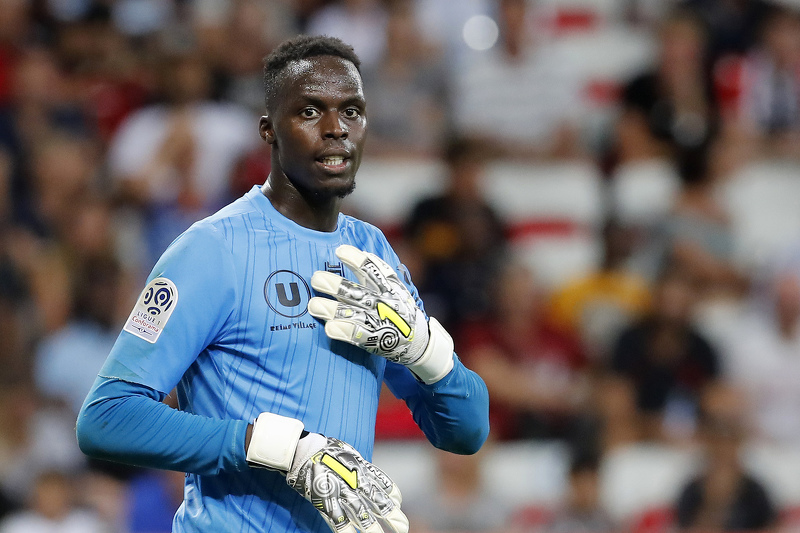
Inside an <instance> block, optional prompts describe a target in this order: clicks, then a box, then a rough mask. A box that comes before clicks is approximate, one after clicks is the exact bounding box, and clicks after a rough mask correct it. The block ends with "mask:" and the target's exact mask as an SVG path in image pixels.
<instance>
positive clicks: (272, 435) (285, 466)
mask: <svg viewBox="0 0 800 533" xmlns="http://www.w3.org/2000/svg"><path fill="white" fill-rule="evenodd" d="M303 427H304V426H303V423H302V422H301V421H299V420H297V419H295V418H289V417H286V416H281V415H276V414H274V413H261V414H260V415H258V418H256V420H255V422H254V423H253V434H252V436H251V438H250V446H248V448H247V462H248V463H250V464H251V465H254V466H260V467H266V468H270V469H272V470H280V471H281V472H288V471H289V468H291V466H292V460H293V459H294V453H295V450H296V449H297V443H298V442H299V441H300V437H301V435H302V433H303Z"/></svg>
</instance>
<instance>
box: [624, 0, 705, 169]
mask: <svg viewBox="0 0 800 533" xmlns="http://www.w3.org/2000/svg"><path fill="white" fill-rule="evenodd" d="M659 38H660V53H659V58H658V64H657V66H656V67H655V68H654V69H653V70H650V71H647V72H644V73H642V74H640V75H638V76H637V77H635V78H634V79H633V80H631V81H630V82H629V83H628V84H627V85H626V86H625V88H624V89H623V92H622V114H621V115H620V117H619V120H618V122H617V125H616V133H615V135H616V157H617V158H618V160H619V162H620V163H627V162H630V161H636V160H643V159H650V158H664V157H666V158H670V157H672V156H673V155H675V154H676V152H678V151H682V150H696V149H698V148H699V147H702V146H704V145H707V144H708V143H709V142H710V140H711V139H713V138H714V136H715V135H716V134H717V131H718V129H719V124H718V122H719V117H718V109H717V103H716V97H715V94H714V92H713V87H712V83H711V76H710V74H709V70H708V65H707V63H706V59H707V58H706V32H705V28H704V26H703V24H702V22H701V21H700V20H699V19H698V18H697V16H696V15H695V14H694V13H693V12H692V11H688V10H685V9H680V10H678V11H676V12H674V13H672V14H671V15H670V16H669V17H668V18H667V19H666V20H665V21H664V22H663V24H662V27H661V28H660V31H659Z"/></svg>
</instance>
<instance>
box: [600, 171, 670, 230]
mask: <svg viewBox="0 0 800 533" xmlns="http://www.w3.org/2000/svg"><path fill="white" fill-rule="evenodd" d="M680 187H681V181H680V177H679V176H678V173H677V171H676V169H675V167H674V166H673V165H671V164H670V163H669V162H668V161H666V160H662V159H649V160H646V161H636V162H631V163H627V164H625V165H622V166H620V167H619V168H618V169H617V171H616V172H615V173H614V175H613V177H612V180H611V191H610V195H611V208H612V209H613V211H614V213H615V214H616V215H617V217H618V218H619V219H620V220H621V221H622V222H624V223H628V224H633V225H636V226H652V225H653V224H655V223H656V222H658V221H659V220H660V219H662V218H663V217H664V216H666V215H667V213H669V211H670V210H671V209H672V207H673V205H674V203H675V199H676V197H677V195H678V192H679V191H680Z"/></svg>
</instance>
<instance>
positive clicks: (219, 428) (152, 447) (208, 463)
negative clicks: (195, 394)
mask: <svg viewBox="0 0 800 533" xmlns="http://www.w3.org/2000/svg"><path fill="white" fill-rule="evenodd" d="M163 398H164V394H163V393H161V392H158V391H156V390H154V389H151V388H150V387H147V386H145V385H139V384H134V383H128V382H125V381H122V380H119V379H112V378H103V377H98V378H97V380H96V381H95V384H94V386H93V387H92V390H91V392H90V393H89V396H88V397H87V398H86V401H85V402H84V404H83V407H82V408H81V412H80V414H79V415H78V422H77V427H76V431H77V436H78V445H79V446H80V448H81V450H82V451H83V452H84V453H85V454H86V455H89V456H91V457H95V458H98V459H106V460H111V461H118V462H123V463H127V464H133V465H137V466H144V467H149V468H161V469H167V470H177V471H181V472H190V473H195V474H204V475H210V474H217V473H219V472H221V471H236V472H238V471H243V470H246V469H247V468H248V465H247V462H246V460H245V434H246V431H247V428H248V423H247V422H246V421H243V420H220V419H214V418H208V417H204V416H199V415H195V414H191V413H187V412H184V411H177V410H175V409H172V408H171V407H169V406H168V405H165V404H163V403H161V400H163Z"/></svg>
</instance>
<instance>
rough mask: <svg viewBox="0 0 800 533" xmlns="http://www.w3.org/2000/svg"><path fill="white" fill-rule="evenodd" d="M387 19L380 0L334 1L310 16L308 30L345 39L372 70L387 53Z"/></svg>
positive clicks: (310, 33)
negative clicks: (385, 51) (385, 52)
mask: <svg viewBox="0 0 800 533" xmlns="http://www.w3.org/2000/svg"><path fill="white" fill-rule="evenodd" d="M387 19H388V14H387V12H386V6H385V5H384V2H382V1H380V0H334V1H333V2H330V3H328V4H327V5H324V6H323V7H322V8H320V9H319V10H317V11H316V12H315V13H313V14H312V15H311V17H309V19H308V23H307V25H306V33H307V34H309V35H330V36H331V37H338V38H339V39H346V40H347V42H349V43H351V45H352V46H353V48H354V49H355V51H356V53H357V54H358V55H359V57H360V58H361V61H362V62H363V64H364V68H365V69H369V68H372V67H375V66H376V65H377V64H378V63H379V62H380V60H381V57H383V55H384V50H385V49H386V30H387V28H386V23H387Z"/></svg>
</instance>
